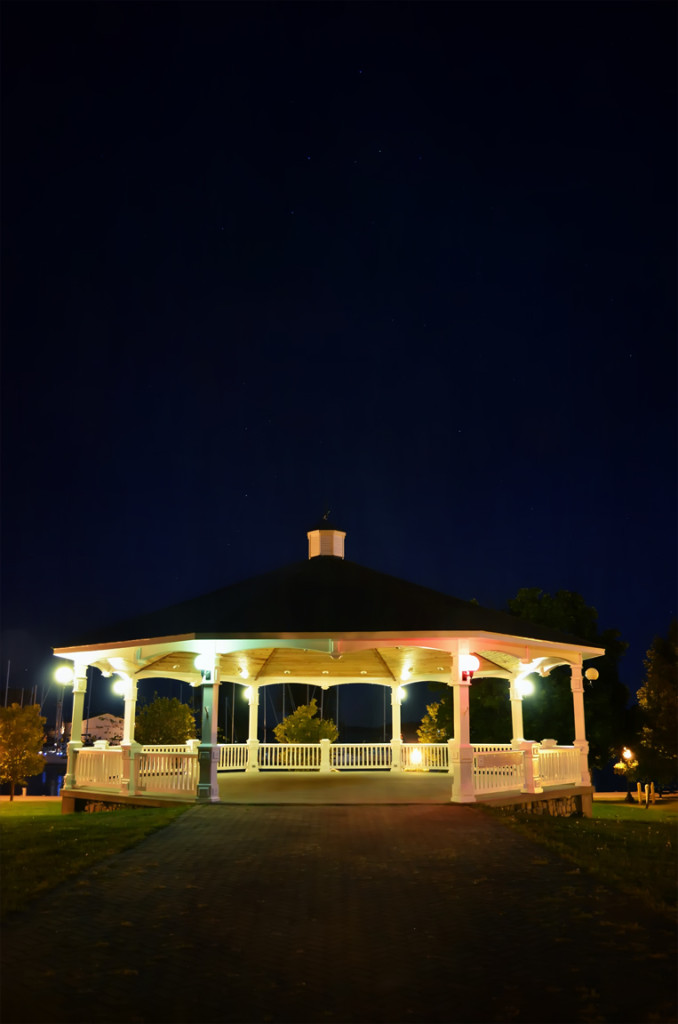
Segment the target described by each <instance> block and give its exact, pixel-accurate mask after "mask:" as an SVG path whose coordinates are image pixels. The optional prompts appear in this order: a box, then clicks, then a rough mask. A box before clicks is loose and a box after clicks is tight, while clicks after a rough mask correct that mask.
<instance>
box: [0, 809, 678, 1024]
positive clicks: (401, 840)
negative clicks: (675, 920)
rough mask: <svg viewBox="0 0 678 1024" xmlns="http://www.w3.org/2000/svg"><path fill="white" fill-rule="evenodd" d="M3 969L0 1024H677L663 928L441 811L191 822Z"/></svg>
mask: <svg viewBox="0 0 678 1024" xmlns="http://www.w3.org/2000/svg"><path fill="white" fill-rule="evenodd" d="M3 959H4V970H3V979H2V980H3V992H4V1008H3V1010H4V1012H3V1018H2V1019H3V1021H4V1024H19V1022H22V1024H25V1022H31V1024H36V1022H40V1024H42V1022H48V1021H49V1022H55V1024H59V1022H69V1024H78V1022H88V1024H103V1022H106V1024H108V1022H114V1021H115V1022H120V1021H123V1022H129V1024H135V1022H138V1024H150V1022H158V1024H189V1022H191V1024H192V1022H205V1024H216V1022H224V1024H226V1022H228V1024H231V1022H233V1024H237V1022H261V1024H264V1022H329V1024H332V1022H429V1021H430V1022H476V1021H477V1022H480V1021H482V1022H485V1021H498V1022H522V1021H534V1022H537V1021H538V1022H542V1021H551V1022H578V1021H591V1022H597V1021H609V1022H617V1024H622V1022H637V1021H648V1022H650V1021H653V1022H658V1021H673V1020H675V1017H676V1006H675V930H674V928H673V924H672V922H670V921H667V920H666V919H664V918H662V917H660V916H657V915H654V914H652V913H649V912H648V911H646V910H645V909H644V908H643V907H642V905H640V904H639V903H637V902H635V901H634V900H633V899H630V898H628V897H625V896H623V895H620V894H619V893H618V892H616V891H615V890H613V889H611V888H608V887H605V886H602V885H599V884H598V883H597V882H596V881H595V880H593V879H591V878H589V877H588V876H586V875H582V874H579V873H577V872H576V871H574V870H573V868H572V866H571V865H569V864H567V863H566V862H562V861H560V860H559V859H558V858H557V857H555V856H553V855H551V854H549V853H548V852H546V851H544V850H543V849H542V848H541V847H537V846H535V845H533V844H532V843H531V842H529V841H528V840H526V839H523V838H522V837H521V836H518V835H516V834H515V833H514V832H512V831H511V830H510V829H509V828H508V826H507V825H506V824H505V823H503V822H501V821H498V820H496V819H493V818H491V817H490V816H489V815H487V814H486V813H484V812H483V811H481V810H479V809H477V808H469V807H459V806H451V805H447V806H444V805H436V804H428V805H399V806H385V805H381V806H361V805H353V806H342V805H324V806H322V805H319V806H308V805H299V806H263V805H258V806H252V805H245V804H234V805H230V806H228V805H215V806H210V807H195V808H192V809H191V810H190V811H188V812H187V813H186V814H184V815H183V816H182V817H181V818H179V819H178V820H177V821H176V822H175V823H174V824H173V825H171V826H169V827H168V828H166V829H164V830H162V831H161V832H158V833H155V834H154V835H153V836H151V837H149V838H148V839H147V840H145V841H144V842H143V843H141V844H140V845H139V846H138V847H136V848H135V849H133V850H129V851H127V852H125V853H122V854H119V855H117V856H116V857H113V858H111V859H110V860H109V861H107V862H104V863H103V864H100V865H98V866H96V867H95V868H93V869H92V870H90V871H89V872H86V873H85V874H83V875H82V876H80V877H79V878H78V880H77V881H76V882H71V883H67V884H64V885H62V886H60V887H59V888H58V889H56V890H54V891H53V892H52V893H50V894H48V895H47V896H46V897H43V898H42V899H41V900H40V901H39V902H36V903H34V904H33V905H32V906H31V907H30V908H28V909H27V910H25V911H23V912H21V913H19V914H17V915H15V916H14V917H13V918H11V919H10V920H9V921H8V922H7V923H6V925H5V927H4V928H3Z"/></svg>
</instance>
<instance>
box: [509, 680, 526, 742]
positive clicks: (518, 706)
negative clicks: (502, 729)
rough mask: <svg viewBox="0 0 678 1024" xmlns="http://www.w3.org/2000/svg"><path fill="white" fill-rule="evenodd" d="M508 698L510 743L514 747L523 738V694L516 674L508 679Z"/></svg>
mask: <svg viewBox="0 0 678 1024" xmlns="http://www.w3.org/2000/svg"><path fill="white" fill-rule="evenodd" d="M509 700H510V701H511V727H512V728H511V732H512V736H511V743H512V745H513V746H514V747H517V746H518V744H520V743H522V741H523V740H524V739H525V726H524V725H523V695H522V693H521V692H520V690H519V689H518V676H517V675H515V676H511V679H510V681H509Z"/></svg>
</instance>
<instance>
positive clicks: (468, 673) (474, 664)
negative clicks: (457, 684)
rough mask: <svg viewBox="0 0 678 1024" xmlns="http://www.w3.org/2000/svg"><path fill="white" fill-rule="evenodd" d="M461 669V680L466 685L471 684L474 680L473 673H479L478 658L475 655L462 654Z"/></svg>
mask: <svg viewBox="0 0 678 1024" xmlns="http://www.w3.org/2000/svg"><path fill="white" fill-rule="evenodd" d="M459 668H460V669H461V678H462V679H463V681H464V682H465V683H470V682H471V680H472V679H473V673H474V672H477V671H478V669H479V668H480V662H479V661H478V659H477V658H476V656H475V654H461V655H460V656H459Z"/></svg>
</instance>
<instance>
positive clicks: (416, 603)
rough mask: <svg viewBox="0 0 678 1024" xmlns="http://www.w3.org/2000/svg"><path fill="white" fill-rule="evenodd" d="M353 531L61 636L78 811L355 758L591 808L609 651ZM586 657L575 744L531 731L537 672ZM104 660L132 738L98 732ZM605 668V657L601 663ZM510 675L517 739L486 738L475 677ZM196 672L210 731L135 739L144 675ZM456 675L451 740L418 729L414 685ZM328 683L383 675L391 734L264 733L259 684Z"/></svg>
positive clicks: (467, 790)
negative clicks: (361, 738)
mask: <svg viewBox="0 0 678 1024" xmlns="http://www.w3.org/2000/svg"><path fill="white" fill-rule="evenodd" d="M345 536H346V534H345V532H344V531H343V530H340V529H338V528H336V527H335V526H334V525H332V524H330V523H329V521H327V520H323V521H321V522H320V523H319V524H318V525H317V526H316V527H315V528H313V529H312V530H310V531H308V533H307V538H308V558H307V559H306V560H305V561H301V562H296V563H294V564H292V565H288V566H285V567H283V568H280V569H277V570H274V571H272V572H269V573H266V574H264V575H261V576H257V577H254V578H251V579H247V580H244V581H242V582H239V583H235V584H233V585H231V586H228V587H225V588H223V589H221V590H217V591H214V592H213V593H210V594H207V595H204V596H202V597H199V598H196V599H194V600H189V601H185V602H183V603H181V604H177V605H174V606H172V607H169V608H166V609H164V610H162V611H159V612H155V613H151V614H149V615H144V616H141V617H139V618H137V619H134V620H131V621H129V622H125V623H122V624H120V625H118V626H116V627H113V628H111V629H109V630H106V631H102V632H101V633H99V634H96V635H95V636H94V637H90V638H88V639H86V640H85V641H84V642H81V643H78V644H73V645H70V646H67V647H57V648H54V653H55V655H56V656H57V657H59V658H61V659H67V660H69V661H71V662H72V666H73V716H72V717H73V722H72V729H71V739H70V742H69V745H68V768H67V774H66V777H65V780H64V786H63V788H62V797H63V809H64V811H65V812H69V811H72V810H75V809H77V807H79V806H84V804H85V802H92V801H101V802H120V803H125V802H136V803H144V802H163V801H170V800H171V801H177V800H187V801H198V802H218V801H219V785H218V773H219V772H236V771H246V772H257V771H275V770H278V771H280V770H285V771H290V770H293V771H316V772H319V773H329V772H332V771H349V770H356V769H357V770H361V771H367V770H375V769H378V770H381V771H390V772H394V773H397V772H400V771H403V770H407V769H410V768H413V767H418V768H422V769H428V770H431V771H437V772H447V773H449V777H450V783H451V785H450V799H451V801H452V802H454V803H473V802H476V801H479V800H493V799H494V800H497V799H501V800H504V801H506V800H515V801H516V802H525V801H528V802H539V801H544V800H553V799H555V798H557V799H565V800H567V801H568V804H567V806H568V807H569V808H571V809H575V810H579V811H580V812H583V813H590V807H591V793H592V789H591V783H590V776H589V769H588V743H587V741H586V731H585V722H584V693H583V662H584V660H587V659H592V658H597V657H600V656H601V655H603V654H604V653H605V652H604V650H603V649H601V648H599V647H592V646H591V645H590V644H589V643H587V642H586V641H583V640H580V639H578V638H576V637H572V636H568V635H566V634H562V633H560V632H558V631H556V630H553V629H549V628H547V627H544V626H539V625H535V624H533V623H530V622H526V621H524V620H521V619H519V618H516V617H514V616H512V615H509V614H507V613H503V612H496V611H492V610H490V609H487V608H483V607H481V606H479V605H477V604H474V603H471V602H467V601H462V600H459V599H458V598H454V597H450V596H448V595H446V594H442V593H439V592H437V591H434V590H430V589H428V588H426V587H421V586H418V585H416V584H413V583H410V582H407V581H405V580H401V579H397V578H394V577H392V576H388V575H386V574H384V573H380V572H376V571H374V570H372V569H368V568H365V567H364V566H361V565H358V564H356V563H353V562H350V561H348V560H346V559H345V558H344V541H345ZM559 665H566V666H569V667H570V672H571V690H572V701H573V710H574V737H573V738H572V744H571V745H568V746H563V745H559V744H557V743H556V741H555V740H550V739H544V740H542V741H541V742H540V741H536V740H533V739H526V738H525V736H524V735H523V731H524V730H523V714H522V700H523V694H524V682H525V679H526V677H527V676H528V675H530V674H531V673H535V672H536V673H539V674H540V675H541V676H548V674H549V673H550V671H551V670H552V669H553V668H554V667H556V666H559ZM90 666H95V667H96V668H98V669H99V670H100V671H101V672H102V673H103V674H104V675H105V676H111V675H113V674H116V675H118V676H119V677H120V680H119V681H120V684H121V687H122V689H123V696H124V701H125V720H124V736H123V740H122V742H121V743H120V745H119V746H115V747H111V746H109V744H108V743H107V742H106V741H101V742H98V743H95V745H94V747H83V745H82V720H83V708H84V699H85V693H86V689H87V672H88V668H89V667H90ZM589 672H591V673H592V675H593V676H595V674H596V673H595V670H589ZM488 677H491V678H500V679H504V680H505V681H506V685H507V697H508V699H509V700H510V707H511V723H512V739H511V742H510V743H505V744H490V743H484V744H478V743H474V744H472V743H471V742H470V722H469V689H470V687H471V686H472V685H474V686H475V685H482V680H483V679H484V678H488ZM153 678H161V679H169V680H176V679H178V680H183V681H185V682H188V683H190V684H191V685H193V686H195V687H201V688H202V730H201V739H200V740H190V741H188V743H186V744H181V745H178V746H171V747H158V746H142V745H141V744H139V743H137V742H136V741H135V738H134V721H135V710H136V701H137V694H138V687H139V685H140V684H143V683H144V681H145V680H148V679H153ZM423 680H444V681H445V682H446V684H447V685H448V686H449V687H451V689H452V693H453V706H454V736H453V737H452V738H451V739H449V740H448V741H447V742H445V743H428V744H423V743H404V742H403V741H402V737H401V702H402V699H403V696H404V691H405V689H406V687H407V686H408V685H411V684H412V683H416V682H419V681H423ZM226 682H233V683H237V684H239V685H241V686H242V687H243V688H245V691H246V696H247V699H248V701H249V735H248V739H247V742H246V743H226V744H219V743H218V742H217V724H218V723H217V717H218V706H219V703H218V688H219V686H220V684H222V683H226ZM292 682H293V683H303V684H306V685H308V686H315V687H322V688H323V689H328V688H330V687H334V686H340V685H341V686H350V685H352V684H356V683H361V684H365V683H366V684H370V685H374V686H379V687H386V688H387V690H388V691H389V692H390V698H391V712H392V714H391V725H392V732H391V739H390V741H389V742H385V743H340V742H337V743H330V741H329V740H321V741H320V743H318V744H294V745H291V744H290V745H287V744H279V743H264V742H260V740H259V698H260V693H262V691H263V688H264V687H267V686H271V685H274V684H278V685H279V684H281V683H282V684H284V683H292Z"/></svg>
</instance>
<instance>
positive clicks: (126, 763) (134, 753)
mask: <svg viewBox="0 0 678 1024" xmlns="http://www.w3.org/2000/svg"><path fill="white" fill-rule="evenodd" d="M124 701H125V720H124V724H123V730H122V743H121V744H120V746H121V748H122V772H121V778H120V789H121V790H122V792H123V793H129V794H130V795H133V794H134V793H136V792H137V781H138V780H137V768H138V765H139V758H140V756H141V751H142V745H141V743H137V742H136V740H135V739H134V720H135V717H136V710H137V681H136V679H132V678H130V677H128V680H127V685H126V688H125V694H124Z"/></svg>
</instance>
